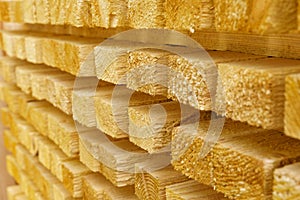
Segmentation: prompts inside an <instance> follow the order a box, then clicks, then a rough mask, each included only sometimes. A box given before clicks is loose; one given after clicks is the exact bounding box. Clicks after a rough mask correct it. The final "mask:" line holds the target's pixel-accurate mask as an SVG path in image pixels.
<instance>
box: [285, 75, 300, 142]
mask: <svg viewBox="0 0 300 200" xmlns="http://www.w3.org/2000/svg"><path fill="white" fill-rule="evenodd" d="M299 90H300V75H299V74H295V75H290V76H287V77H286V84H285V99H286V101H285V107H284V133H285V134H286V135H288V136H290V137H293V138H297V139H300V135H299V128H300V124H299V120H298V119H299V118H298V115H299V113H298V112H297V111H298V110H299V108H300V104H299V98H300V95H299Z"/></svg>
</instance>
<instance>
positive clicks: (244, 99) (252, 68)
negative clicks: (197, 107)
mask: <svg viewBox="0 0 300 200" xmlns="http://www.w3.org/2000/svg"><path fill="white" fill-rule="evenodd" d="M218 69H219V74H220V79H221V81H222V86H223V90H224V97H222V94H221V95H220V96H221V99H219V100H218V101H219V102H222V103H224V102H225V103H226V117H229V118H231V119H233V120H238V121H242V122H247V123H249V124H250V125H254V126H261V127H263V128H265V129H275V130H283V117H284V90H285V88H284V87H285V77H286V76H287V75H289V74H292V73H297V72H299V71H300V61H298V60H287V59H278V58H269V59H262V60H255V61H242V62H232V63H225V64H219V67H218ZM233 77H236V78H234V79H233Z"/></svg>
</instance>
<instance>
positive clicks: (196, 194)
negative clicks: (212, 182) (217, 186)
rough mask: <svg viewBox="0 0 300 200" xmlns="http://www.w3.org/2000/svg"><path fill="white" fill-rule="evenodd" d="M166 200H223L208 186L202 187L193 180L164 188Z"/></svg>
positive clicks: (220, 195) (219, 194) (223, 198)
mask: <svg viewBox="0 0 300 200" xmlns="http://www.w3.org/2000/svg"><path fill="white" fill-rule="evenodd" d="M166 197H167V198H166V199H167V200H171V199H172V200H192V199H199V200H205V199H209V200H225V199H228V198H226V197H224V195H223V194H221V193H218V192H216V191H214V189H213V188H212V187H210V186H207V185H203V184H201V183H199V182H197V181H194V180H188V181H185V182H182V183H175V184H172V185H168V186H167V187H166Z"/></svg>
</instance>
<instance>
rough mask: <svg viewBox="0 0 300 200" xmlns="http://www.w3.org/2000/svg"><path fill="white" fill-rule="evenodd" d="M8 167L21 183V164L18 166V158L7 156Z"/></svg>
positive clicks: (10, 172) (9, 171) (8, 170)
mask: <svg viewBox="0 0 300 200" xmlns="http://www.w3.org/2000/svg"><path fill="white" fill-rule="evenodd" d="M6 168H7V172H8V173H9V174H10V175H11V176H12V177H13V178H14V179H15V181H16V182H17V183H18V184H19V183H20V181H21V175H20V171H19V166H18V163H17V160H16V159H15V158H14V157H13V156H12V155H7V156H6Z"/></svg>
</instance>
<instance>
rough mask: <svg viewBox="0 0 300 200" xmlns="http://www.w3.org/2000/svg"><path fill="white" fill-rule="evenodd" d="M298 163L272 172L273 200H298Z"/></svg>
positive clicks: (299, 194) (299, 184) (299, 169)
mask: <svg viewBox="0 0 300 200" xmlns="http://www.w3.org/2000/svg"><path fill="white" fill-rule="evenodd" d="M299 171H300V163H295V164H292V165H287V166H285V167H283V168H279V169H276V170H275V172H274V186H273V199H274V200H278V199H298V198H299V197H300V192H299V188H300V177H299Z"/></svg>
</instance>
